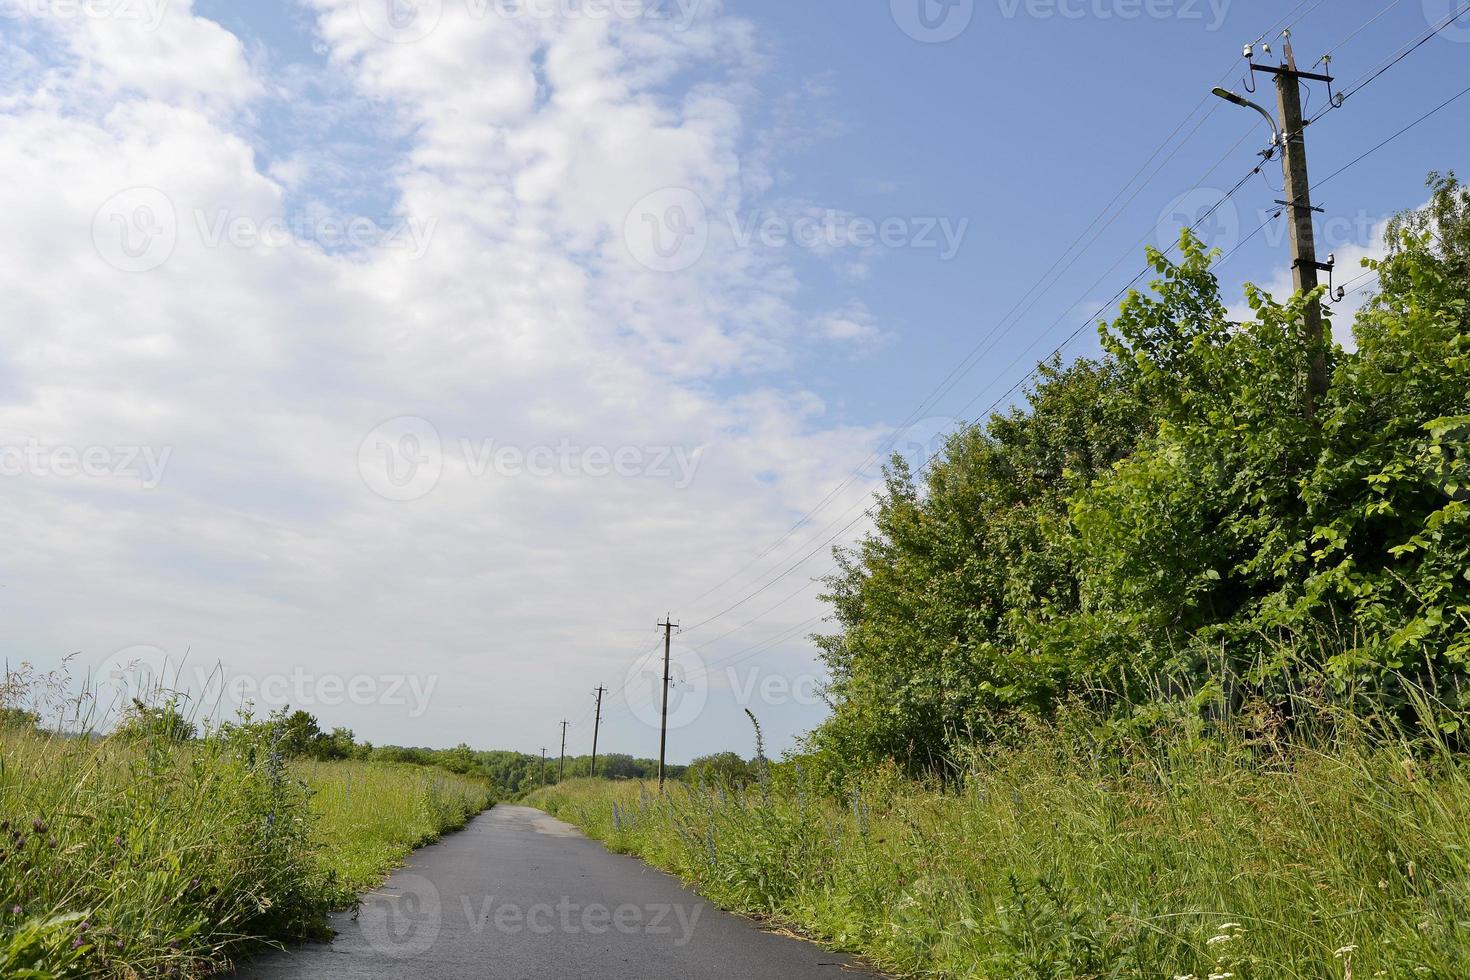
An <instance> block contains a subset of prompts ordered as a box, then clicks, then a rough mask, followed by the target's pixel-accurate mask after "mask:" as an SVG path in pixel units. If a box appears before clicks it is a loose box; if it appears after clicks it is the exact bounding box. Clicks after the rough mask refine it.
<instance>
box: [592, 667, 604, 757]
mask: <svg viewBox="0 0 1470 980" xmlns="http://www.w3.org/2000/svg"><path fill="white" fill-rule="evenodd" d="M606 690H607V688H605V687H602V686H601V685H599V686H598V688H597V720H595V721H594V722H592V775H593V776H596V775H597V733H598V731H599V730H601V728H602V695H603V692H605V691H606Z"/></svg>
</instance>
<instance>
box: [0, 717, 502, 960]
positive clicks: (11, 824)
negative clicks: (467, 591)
mask: <svg viewBox="0 0 1470 980" xmlns="http://www.w3.org/2000/svg"><path fill="white" fill-rule="evenodd" d="M136 716H137V717H139V718H152V719H156V718H159V717H166V716H163V715H156V714H148V715H143V714H141V713H137V714H136ZM177 731H178V728H177V727H176V726H172V725H162V726H159V725H149V724H139V725H135V726H132V727H129V728H127V729H126V730H125V731H124V732H122V733H118V734H114V735H113V736H111V737H107V738H97V737H92V736H88V735H77V736H71V737H62V736H50V735H44V734H41V733H36V732H30V731H25V730H21V729H14V728H12V729H6V730H3V731H0V976H3V977H6V978H10V977H17V978H31V980H42V978H44V980H63V978H71V977H89V978H90V977H97V978H117V980H145V978H154V977H159V978H162V977H203V976H207V975H213V974H214V973H216V972H218V971H219V970H220V969H222V968H224V967H226V966H227V965H228V964H229V962H230V961H231V959H233V958H234V957H235V956H237V955H239V954H240V953H242V952H246V951H248V950H249V949H250V947H251V941H252V940H255V941H259V940H275V941H287V940H292V939H301V938H308V937H313V936H319V935H321V934H322V931H323V929H324V922H325V920H324V916H325V913H326V912H328V911H330V910H331V909H333V908H338V907H343V906H345V905H350V904H351V903H352V902H353V901H355V897H356V893H357V891H358V889H360V888H365V887H368V886H370V885H372V884H374V883H375V882H376V880H377V879H378V878H379V877H380V876H382V875H383V874H384V873H386V872H387V871H388V870H389V869H390V868H391V867H392V866H393V865H394V864H396V863H397V862H398V861H399V860H400V859H401V858H402V857H403V856H404V855H405V854H406V853H407V852H408V850H409V849H411V848H412V847H414V846H416V845H418V844H420V843H423V842H426V841H428V840H431V839H433V838H434V837H436V836H437V835H438V834H440V833H442V832H443V831H445V830H447V829H450V828H453V827H457V826H460V825H462V824H463V823H464V821H465V820H466V819H468V817H469V816H470V815H471V814H473V813H475V812H478V811H479V810H480V809H483V808H484V807H486V806H488V805H489V804H490V803H491V802H493V800H494V798H495V797H494V794H493V792H492V791H491V790H490V788H489V786H488V784H487V783H485V782H484V781H483V780H470V779H464V778H462V777H456V776H452V775H450V774H448V773H445V772H442V771H440V770H430V769H422V768H418V767H391V766H380V765H367V764H362V763H340V762H339V763H313V764H310V766H309V767H304V768H298V767H297V766H296V765H295V764H293V763H290V762H289V761H287V760H285V759H284V758H283V757H282V755H281V753H280V752H279V733H278V732H273V730H272V729H271V728H270V726H261V725H257V724H251V723H249V722H248V720H247V721H246V722H245V723H243V724H240V725H235V726H231V727H230V728H229V729H227V730H224V731H221V732H217V733H213V734H211V735H208V736H206V737H204V738H199V739H194V740H191V741H184V740H182V739H180V738H178V737H176V733H177Z"/></svg>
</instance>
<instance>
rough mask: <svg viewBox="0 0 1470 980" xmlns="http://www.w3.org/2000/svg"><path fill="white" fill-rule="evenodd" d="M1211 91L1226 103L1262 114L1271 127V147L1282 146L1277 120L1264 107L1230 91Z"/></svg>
mask: <svg viewBox="0 0 1470 980" xmlns="http://www.w3.org/2000/svg"><path fill="white" fill-rule="evenodd" d="M1211 91H1212V92H1213V94H1215V95H1217V96H1219V97H1220V98H1222V99H1224V100H1225V101H1226V102H1232V103H1234V104H1235V105H1238V106H1245V107H1246V108H1247V109H1254V110H1256V111H1257V112H1259V113H1260V114H1261V118H1262V119H1264V120H1266V125H1267V126H1270V127H1271V145H1272V146H1273V147H1275V146H1280V145H1281V130H1279V129H1277V128H1276V118H1275V117H1274V116H1272V115H1271V113H1269V112H1267V111H1266V110H1265V109H1264V108H1263V107H1261V106H1259V105H1256V103H1254V102H1252V101H1251V100H1250V99H1247V98H1245V97H1243V96H1240V95H1236V94H1235V93H1234V92H1231V91H1230V90H1228V89H1223V88H1215V89H1212V90H1211Z"/></svg>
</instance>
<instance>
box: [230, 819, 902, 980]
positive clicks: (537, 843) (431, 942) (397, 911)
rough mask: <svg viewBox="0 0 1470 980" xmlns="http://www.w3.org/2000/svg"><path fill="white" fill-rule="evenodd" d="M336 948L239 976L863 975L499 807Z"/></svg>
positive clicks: (560, 830) (347, 929)
mask: <svg viewBox="0 0 1470 980" xmlns="http://www.w3.org/2000/svg"><path fill="white" fill-rule="evenodd" d="M332 925H333V926H334V928H335V929H336V930H337V937H336V939H335V941H333V942H332V943H330V944H318V945H313V946H306V947H303V948H299V949H293V950H291V951H288V952H276V953H270V954H268V955H265V956H263V957H261V958H259V959H257V960H256V961H255V962H254V963H252V964H248V965H246V966H245V967H243V968H242V969H241V970H240V971H239V972H238V973H237V974H236V976H237V977H238V978H241V980H297V978H301V980H308V978H309V980H411V978H420V977H422V978H425V980H492V978H493V980H532V978H542V977H545V978H556V980H580V978H584V977H585V978H587V980H621V978H635V977H636V978H638V980H661V978H669V980H706V978H708V980H731V978H739V980H822V978H836V977H838V976H840V975H843V974H852V973H854V972H855V973H856V974H857V975H866V976H873V974H870V973H866V971H864V970H862V969H861V968H859V967H858V966H856V965H855V964H854V963H852V961H850V960H848V959H847V958H845V957H842V956H837V955H834V954H831V953H828V952H826V951H824V950H822V949H820V948H818V947H816V946H813V945H810V944H808V943H804V942H800V941H798V940H795V939H790V938H787V937H785V936H779V935H774V934H772V933H768V932H763V931H762V930H761V929H759V928H758V927H757V926H756V925H754V924H753V923H751V922H749V921H747V920H745V919H742V918H739V917H738V916H733V915H728V914H726V913H723V912H720V911H719V910H717V909H715V908H714V907H712V906H710V905H708V904H706V903H705V902H704V901H702V900H701V899H700V898H699V897H698V896H697V895H695V894H693V893H692V892H690V891H688V890H687V889H685V888H684V887H682V886H681V885H680V884H679V882H678V881H676V880H675V879H673V878H671V877H669V876H667V875H664V874H661V873H659V872H657V871H654V870H653V869H651V868H649V867H647V866H646V865H644V864H643V863H642V862H640V861H637V860H635V859H633V858H629V857H623V856H620V855H615V854H611V853H609V852H608V851H607V850H605V849H604V848H603V847H602V845H601V844H599V843H597V842H596V841H592V840H588V839H587V838H586V837H583V836H582V835H581V834H580V833H579V832H578V831H577V830H576V829H575V828H573V827H571V826H569V825H567V824H565V823H562V822H561V821H559V820H555V819H553V818H552V817H549V816H547V815H546V814H545V813H542V812H541V811H539V810H533V809H530V808H527V807H518V806H498V807H495V808H494V809H493V810H490V811H489V812H487V813H484V814H482V815H481V816H479V817H478V818H476V819H475V820H474V821H473V822H472V823H471V824H470V825H469V827H467V828H466V829H465V830H464V831H463V832H461V833H458V834H455V835H453V836H451V837H448V838H446V839H445V840H444V841H442V842H440V843H438V844H436V845H434V846H432V847H427V848H424V849H423V850H420V851H418V852H416V853H415V854H414V855H413V856H412V857H411V858H410V859H409V860H408V863H407V865H406V866H405V867H404V868H402V869H401V870H400V871H399V872H398V873H396V874H395V875H393V877H392V878H391V879H390V880H389V881H388V883H387V884H386V885H385V886H384V887H383V888H381V889H379V890H378V891H376V892H374V893H372V894H370V895H368V896H366V897H365V898H364V900H363V904H362V908H361V910H360V912H359V914H358V915H357V916H356V917H355V918H354V917H352V916H350V915H341V916H337V917H335V918H334V919H333V922H332Z"/></svg>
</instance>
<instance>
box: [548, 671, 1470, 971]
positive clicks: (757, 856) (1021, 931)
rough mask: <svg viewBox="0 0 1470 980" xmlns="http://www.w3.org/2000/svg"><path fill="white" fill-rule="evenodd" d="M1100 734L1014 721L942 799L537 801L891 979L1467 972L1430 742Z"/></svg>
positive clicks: (1463, 818) (966, 764)
mask: <svg viewBox="0 0 1470 980" xmlns="http://www.w3.org/2000/svg"><path fill="white" fill-rule="evenodd" d="M1411 690H1412V688H1411ZM1416 697H1417V699H1418V701H1419V703H1420V704H1421V706H1422V705H1425V704H1427V701H1426V699H1425V696H1424V695H1423V693H1422V692H1419V693H1417V694H1416ZM1313 708H1314V710H1315V711H1318V712H1326V713H1328V714H1332V713H1333V709H1332V708H1331V706H1330V705H1327V704H1318V705H1314V706H1313ZM1108 729H1109V724H1108V719H1107V718H1106V717H1104V716H1098V715H1096V714H1093V713H1092V712H1089V711H1085V710H1073V709H1068V710H1067V711H1064V712H1061V713H1060V714H1059V716H1058V718H1056V719H1054V720H1053V721H1051V722H1043V721H1040V720H1022V721H1020V722H1018V731H1017V737H1016V738H1015V739H1013V740H1012V741H1013V742H1014V746H1013V747H995V746H991V747H985V748H982V749H977V750H975V751H973V752H971V753H970V755H969V756H968V758H966V759H965V760H964V761H963V764H962V765H961V766H959V769H960V771H961V773H962V775H960V776H958V777H956V778H955V779H953V780H952V781H951V784H950V786H949V788H948V790H947V791H945V792H936V791H935V790H934V789H933V788H932V787H928V786H925V785H923V784H919V783H913V782H909V781H907V780H905V779H903V778H901V777H899V776H898V775H897V774H896V772H895V770H894V769H893V767H891V766H890V767H878V768H876V769H874V770H871V771H869V772H866V773H864V774H862V775H861V776H856V777H854V778H853V779H851V780H850V782H849V785H848V787H847V789H846V793H845V795H844V796H840V797H837V796H833V795H831V794H829V793H826V792H824V790H825V789H826V785H825V783H824V781H823V780H822V779H821V778H820V777H821V775H822V774H821V773H820V772H818V771H817V770H815V769H814V768H813V767H812V766H811V765H810V760H804V761H801V762H798V761H788V762H785V763H782V764H780V765H777V766H774V767H773V774H772V781H771V785H770V786H769V787H766V788H757V787H753V786H752V787H749V788H747V789H745V790H732V789H730V788H728V787H723V786H708V785H706V786H703V787H698V788H696V787H692V786H687V785H677V784H671V785H670V787H669V789H668V791H667V792H666V793H665V794H663V795H662V796H661V795H659V794H657V793H656V792H654V791H653V790H652V789H651V788H650V787H644V786H640V785H635V784H611V783H606V782H601V781H590V780H584V781H579V782H572V783H566V784H562V785H560V786H556V787H552V788H549V789H547V790H543V791H541V792H539V793H537V794H535V795H533V796H532V797H531V800H530V802H532V803H533V804H535V805H538V806H542V807H543V808H545V809H548V810H550V811H551V812H554V813H555V814H556V815H557V816H559V817H561V818H562V819H565V820H568V821H571V822H572V823H575V824H578V825H579V826H581V827H583V828H584V829H586V830H587V831H588V832H589V833H590V834H591V835H592V836H594V837H597V838H600V839H602V840H603V841H605V842H606V843H607V844H608V846H609V847H610V848H612V849H614V850H617V851H623V852H628V853H632V854H636V855H638V856H640V857H642V858H644V859H645V860H647V861H649V862H650V863H652V864H654V865H655V866H657V867H659V868H662V869H664V870H667V871H670V872H672V873H675V874H678V875H680V876H681V877H683V878H684V879H685V880H687V881H688V882H690V883H691V884H692V885H693V886H694V887H696V888H697V889H698V890H699V891H700V892H701V893H702V894H704V895H705V896H707V897H708V898H709V899H710V900H711V901H713V902H716V903H718V904H719V905H721V906H723V907H726V908H730V909H734V910H737V911H740V912H743V913H747V914H750V915H753V916H756V917H758V918H759V919H761V920H762V921H765V922H770V923H772V924H774V925H777V926H784V927H788V928H791V929H794V930H798V931H800V932H802V933H803V934H805V935H808V936H811V937H813V938H816V939H819V940H821V941H823V942H825V943H827V944H830V945H831V946H834V947H836V948H840V949H843V950H847V951H851V952H856V953H859V954H862V955H863V956H865V957H866V958H868V959H870V960H871V961H872V962H874V963H875V964H876V965H877V966H878V967H880V968H882V969H885V970H887V971H889V972H892V973H893V974H894V975H899V976H931V977H936V978H970V977H994V978H1001V977H1006V978H1025V980H1056V978H1062V977H1066V978H1101V977H1181V978H1182V977H1190V976H1193V977H1195V978H1199V980H1203V978H1205V977H1209V976H1216V977H1220V976H1233V977H1235V978H1237V980H1276V978H1280V977H1344V976H1346V977H1352V976H1359V977H1372V976H1390V977H1418V976H1425V977H1446V978H1448V977H1464V976H1470V932H1467V930H1470V926H1467V923H1470V864H1467V860H1466V855H1467V854H1470V770H1467V768H1466V766H1465V762H1464V760H1463V759H1462V758H1459V757H1457V756H1455V755H1453V754H1452V753H1451V750H1450V747H1449V746H1448V745H1447V744H1446V743H1445V742H1444V741H1443V740H1439V739H1436V738H1433V737H1426V738H1413V737H1412V736H1411V734H1410V733H1409V732H1408V731H1405V730H1401V729H1399V728H1397V727H1393V726H1391V725H1390V726H1387V727H1380V728H1376V729H1374V730H1365V729H1364V727H1363V726H1362V725H1361V724H1360V723H1358V722H1356V721H1355V720H1354V718H1353V717H1352V716H1351V715H1347V716H1343V717H1335V718H1332V719H1331V723H1330V724H1323V725H1322V726H1321V729H1320V730H1321V731H1322V732H1324V733H1326V737H1325V738H1323V739H1319V738H1315V737H1313V738H1308V737H1305V736H1304V735H1303V734H1301V732H1300V730H1299V733H1298V734H1297V735H1287V734H1284V733H1283V732H1281V731H1280V730H1279V729H1277V728H1276V727H1274V726H1273V724H1272V722H1271V719H1270V716H1269V715H1256V714H1254V713H1241V714H1238V715H1232V716H1230V717H1229V719H1228V720H1226V721H1223V722H1222V723H1221V724H1219V725H1217V726H1216V728H1215V730H1214V731H1213V733H1212V734H1211V735H1210V736H1209V737H1199V736H1198V735H1196V734H1194V733H1192V732H1191V731H1190V726H1188V725H1184V726H1178V727H1173V726H1167V728H1166V730H1161V731H1159V732H1156V733H1155V736H1154V737H1153V738H1151V739H1149V740H1147V741H1140V740H1137V739H1134V738H1131V737H1128V736H1127V735H1126V734H1123V735H1118V736H1116V737H1114V736H1109V737H1107V738H1106V740H1104V739H1103V737H1102V736H1100V734H1099V733H1102V732H1106V731H1108Z"/></svg>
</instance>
